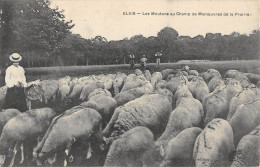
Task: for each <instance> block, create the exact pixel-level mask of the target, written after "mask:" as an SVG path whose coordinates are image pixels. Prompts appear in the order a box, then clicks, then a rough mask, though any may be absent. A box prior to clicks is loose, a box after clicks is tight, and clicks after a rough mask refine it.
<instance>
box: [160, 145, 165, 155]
mask: <svg viewBox="0 0 260 167" xmlns="http://www.w3.org/2000/svg"><path fill="white" fill-rule="evenodd" d="M160 154H161V156H163V157H164V155H165V151H164V147H163V145H161V146H160Z"/></svg>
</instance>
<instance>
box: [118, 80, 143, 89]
mask: <svg viewBox="0 0 260 167" xmlns="http://www.w3.org/2000/svg"><path fill="white" fill-rule="evenodd" d="M143 83H144V81H143V80H141V79H138V78H135V79H133V80H132V81H128V82H124V85H123V88H122V89H121V92H124V91H127V90H129V89H132V88H137V87H140V86H142V85H143Z"/></svg>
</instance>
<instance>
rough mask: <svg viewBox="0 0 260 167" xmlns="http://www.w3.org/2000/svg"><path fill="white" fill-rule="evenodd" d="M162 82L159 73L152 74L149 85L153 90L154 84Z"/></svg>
mask: <svg viewBox="0 0 260 167" xmlns="http://www.w3.org/2000/svg"><path fill="white" fill-rule="evenodd" d="M160 80H162V74H161V73H160V72H154V73H153V75H152V77H151V84H152V85H153V88H155V86H156V84H157V83H158V82H159V81H160Z"/></svg>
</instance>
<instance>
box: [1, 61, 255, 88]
mask: <svg viewBox="0 0 260 167" xmlns="http://www.w3.org/2000/svg"><path fill="white" fill-rule="evenodd" d="M184 65H188V66H190V68H191V69H195V70H197V71H198V72H203V71H206V70H207V69H209V68H214V69H216V70H218V71H219V72H220V73H221V74H222V75H224V74H225V73H226V71H227V70H229V69H236V70H239V71H241V72H251V73H256V69H257V68H259V67H260V61H259V60H238V61H211V62H189V63H161V64H160V67H159V68H156V67H155V63H150V64H147V68H148V69H149V70H150V71H151V73H153V72H155V71H162V70H163V69H167V68H172V69H177V68H182V67H183V66H184ZM137 68H140V65H139V64H136V65H135V69H137ZM25 71H26V77H27V81H32V80H36V79H40V80H43V79H58V78H61V77H64V76H67V75H68V76H71V77H80V76H87V75H99V74H110V73H111V74H115V73H117V72H123V73H125V74H130V73H133V72H134V71H133V70H131V69H130V68H129V64H120V65H103V66H102V65H101V66H99V65H96V66H63V67H35V68H26V69H25ZM3 84H4V72H3V71H2V73H1V75H0V86H3Z"/></svg>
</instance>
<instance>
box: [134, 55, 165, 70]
mask: <svg viewBox="0 0 260 167" xmlns="http://www.w3.org/2000/svg"><path fill="white" fill-rule="evenodd" d="M161 57H162V51H161V52H156V53H155V58H156V67H159V65H160V60H161ZM129 58H130V68H131V69H133V68H134V65H135V55H134V54H130V55H129ZM146 63H147V58H146V57H145V55H143V56H142V58H141V60H140V64H141V69H142V70H145V68H146Z"/></svg>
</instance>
